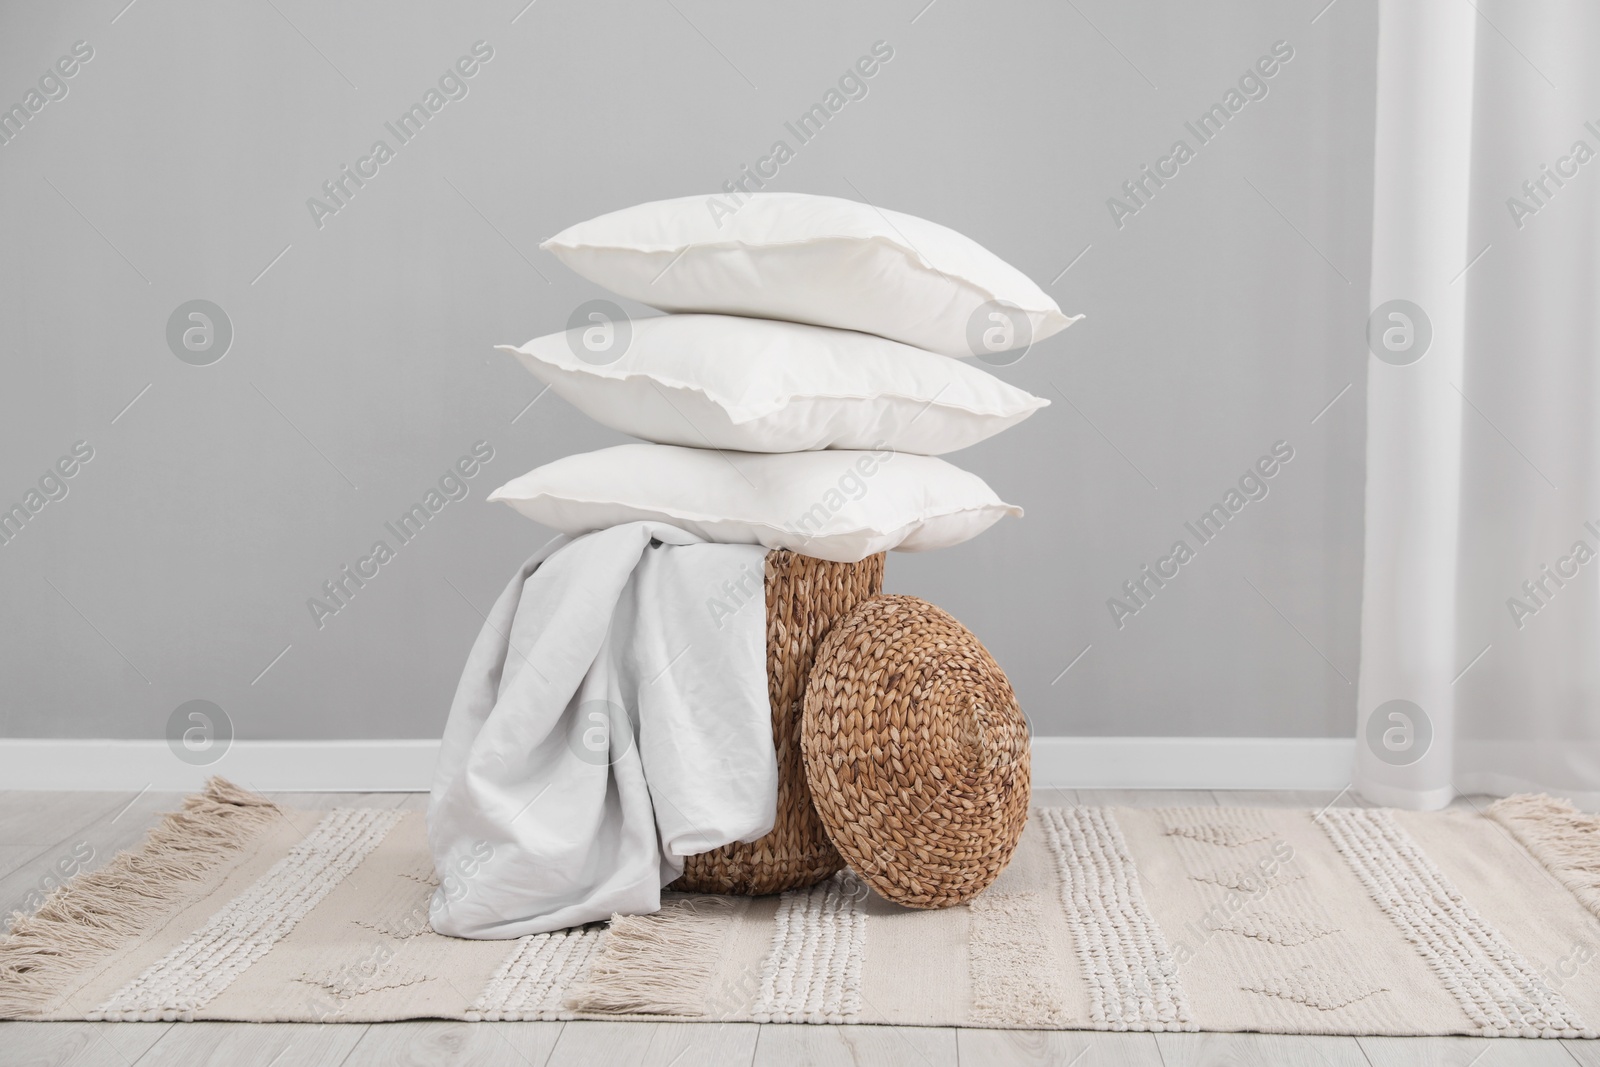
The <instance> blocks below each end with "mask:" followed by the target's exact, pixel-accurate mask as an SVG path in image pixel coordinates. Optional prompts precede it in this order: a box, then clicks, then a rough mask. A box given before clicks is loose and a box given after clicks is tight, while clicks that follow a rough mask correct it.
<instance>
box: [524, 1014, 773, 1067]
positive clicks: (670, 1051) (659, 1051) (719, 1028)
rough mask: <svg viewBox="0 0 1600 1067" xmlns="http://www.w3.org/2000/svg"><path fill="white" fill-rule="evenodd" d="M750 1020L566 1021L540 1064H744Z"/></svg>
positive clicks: (751, 1050) (753, 1031) (753, 1028)
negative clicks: (552, 1048) (686, 1021)
mask: <svg viewBox="0 0 1600 1067" xmlns="http://www.w3.org/2000/svg"><path fill="white" fill-rule="evenodd" d="M761 1029H762V1027H759V1026H757V1025H756V1024H755V1023H620V1022H619V1023H608V1022H570V1023H567V1024H566V1025H565V1027H564V1028H563V1029H562V1031H561V1039H560V1040H559V1041H557V1042H556V1044H555V1048H554V1050H553V1051H552V1052H551V1053H550V1058H549V1059H548V1060H546V1061H545V1063H544V1067H587V1065H588V1064H597V1063H616V1064H626V1065H627V1067H679V1065H681V1067H689V1065H690V1064H695V1065H701V1064H703V1065H705V1067H749V1064H750V1061H751V1058H752V1057H753V1056H754V1055H755V1051H756V1039H757V1034H758V1032H759V1031H760V1030H761Z"/></svg>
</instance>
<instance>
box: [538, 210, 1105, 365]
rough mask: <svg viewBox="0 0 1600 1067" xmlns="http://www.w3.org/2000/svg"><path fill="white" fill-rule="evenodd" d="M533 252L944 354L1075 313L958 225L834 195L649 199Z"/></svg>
mask: <svg viewBox="0 0 1600 1067" xmlns="http://www.w3.org/2000/svg"><path fill="white" fill-rule="evenodd" d="M539 247H540V248H544V249H548V250H549V251H550V252H552V253H554V254H555V256H556V257H557V258H558V259H560V260H561V262H563V263H565V264H566V265H567V266H569V267H571V268H572V269H573V270H575V271H577V272H578V273H579V274H581V275H583V276H584V277H585V278H587V279H589V280H590V281H592V282H595V283H596V284H598V285H603V286H605V287H606V288H607V289H610V290H612V291H613V292H617V293H621V294H622V295H623V296H626V297H629V298H630V299H633V300H638V301H640V302H641V303H645V304H649V305H651V306H653V307H658V308H664V309H666V310H668V311H713V312H721V313H723V314H729V315H754V316H758V317H761V318H768V319H788V320H791V321H794V322H810V323H815V324H816V325H818V326H837V327H840V328H842V329H846V330H861V331H863V332H865V333H874V334H877V335H878V336H880V337H888V338H892V339H893V340H896V341H904V342H905V343H906V344H909V345H916V346H917V347H918V348H925V349H927V350H929V351H930V352H938V353H941V354H942V355H946V356H977V355H986V354H991V353H994V352H999V351H1004V350H1006V349H1011V348H1019V347H1024V346H1026V345H1028V344H1030V343H1032V342H1033V341H1037V340H1041V339H1043V338H1045V337H1049V336H1050V335H1051V334H1053V333H1057V332H1059V331H1061V330H1064V329H1066V328H1067V327H1068V326H1070V325H1071V324H1072V323H1074V322H1076V321H1077V319H1078V318H1082V316H1077V317H1076V318H1068V317H1067V316H1066V315H1063V314H1062V313H1061V309H1060V308H1059V307H1057V306H1056V302H1055V301H1054V300H1052V299H1050V297H1049V296H1047V295H1046V294H1045V292H1044V290H1042V289H1040V288H1039V287H1038V286H1037V285H1035V284H1034V283H1033V282H1032V281H1031V280H1029V278H1028V277H1027V275H1025V274H1023V273H1022V272H1021V271H1019V270H1017V269H1016V268H1015V267H1013V266H1011V265H1010V264H1009V263H1006V262H1005V261H1004V260H1002V259H1001V258H1000V257H999V256H996V255H995V254H994V253H992V252H990V251H988V250H987V249H985V248H984V247H983V246H981V245H979V244H978V243H977V242H976V241H973V240H972V239H970V238H967V237H963V236H962V235H961V234H959V233H956V232H955V231H954V230H951V229H948V228H946V227H944V226H940V225H938V224H937V223H932V222H928V221H927V220H926V219H919V218H916V217H915V216H913V215H902V214H901V213H899V212H898V211H884V210H881V209H879V208H875V207H873V206H871V205H870V204H858V203H856V202H855V201H853V200H841V199H839V198H837V197H832V196H811V195H809V194H806V193H755V194H752V195H750V196H749V197H748V198H747V199H745V200H744V201H743V202H742V203H741V204H740V205H739V206H737V207H733V206H731V202H730V200H729V199H728V198H725V197H715V196H713V197H707V196H687V197H683V198H681V199H677V200H658V201H656V202H655V203H651V204H640V205H638V206H637V207H630V208H624V209H623V210H621V211H613V212H611V213H610V214H609V215H601V216H599V217H598V218H593V219H590V220H589V221H588V222H580V223H578V224H577V225H576V226H572V227H569V228H567V229H565V230H563V231H561V232H560V233H558V234H556V235H555V236H554V237H552V238H550V239H549V240H548V241H546V242H545V243H544V244H542V245H540V246H539ZM999 305H1005V308H1002V307H1000V306H999ZM1006 308H1009V309H1011V311H1007V310H1006ZM1007 320H1010V321H1007Z"/></svg>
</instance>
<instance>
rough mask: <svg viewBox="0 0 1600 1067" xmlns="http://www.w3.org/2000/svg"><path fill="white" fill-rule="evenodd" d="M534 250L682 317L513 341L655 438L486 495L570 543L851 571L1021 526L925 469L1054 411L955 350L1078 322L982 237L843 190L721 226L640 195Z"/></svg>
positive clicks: (966, 486) (759, 204)
mask: <svg viewBox="0 0 1600 1067" xmlns="http://www.w3.org/2000/svg"><path fill="white" fill-rule="evenodd" d="M719 206H722V205H720V204H719ZM542 247H543V248H546V249H548V250H549V251H551V252H553V253H554V254H555V255H556V256H557V257H558V258H559V259H560V260H561V261H562V262H563V263H565V264H566V265H567V266H569V267H571V268H572V269H573V270H575V271H577V272H578V273H579V274H581V275H582V276H583V277H585V278H587V279H589V280H590V281H592V282H595V283H596V284H598V285H602V286H604V287H606V288H607V289H610V290H611V291H613V292H615V293H619V294H621V295H622V296H625V297H628V298H631V299H633V300H637V301H639V302H641V303H644V304H649V305H651V306H653V307H657V308H661V309H663V310H665V311H669V312H675V314H669V315H664V316H660V317H656V318H646V319H635V320H632V321H631V322H629V321H627V320H626V318H623V319H622V320H621V321H614V318H615V316H608V315H597V316H596V317H595V318H594V321H593V323H592V324H589V325H584V324H580V325H578V326H576V327H574V328H573V329H571V330H568V331H564V332H562V333H556V334H551V335H549V336H547V337H540V338H538V339H536V340H533V341H530V342H528V343H527V344H526V345H523V346H522V347H521V348H509V347H506V348H505V349H504V350H505V351H509V352H513V353H515V354H516V355H517V356H518V358H519V359H521V360H522V362H523V364H524V365H525V366H526V367H527V368H528V369H529V370H530V371H532V372H533V373H534V375H536V376H537V377H538V378H540V379H542V380H543V381H545V382H546V383H548V385H549V386H550V388H552V389H554V390H555V392H556V393H557V394H559V395H560V396H562V397H564V398H565V399H566V400H568V401H569V402H570V403H572V404H573V405H574V406H575V407H577V408H578V409H579V410H581V411H583V412H584V413H586V414H587V415H589V416H590V417H591V418H593V419H595V420H596V421H598V422H601V423H603V424H604V425H606V426H609V427H611V428H613V429H616V430H620V431H622V432H623V433H627V434H632V435H633V436H635V437H640V438H643V439H644V440H646V441H649V442H653V443H650V444H630V445H619V446H617V447H615V448H607V449H601V450H600V451H597V452H589V453H585V454H582V455H576V456H568V457H567V458H565V459H560V460H557V461H555V462H554V463H549V464H546V465H545V466H542V467H539V468H537V469H535V470H533V471H531V472H529V473H528V474H525V475H523V476H522V477H520V478H517V479H515V480H513V481H511V482H509V483H507V484H506V485H503V486H501V487H500V488H499V489H496V490H495V491H494V492H493V493H492V494H490V497H489V499H490V500H501V501H504V502H506V503H508V504H510V505H511V506H512V507H514V508H515V509H517V510H518V511H519V512H521V513H522V514H524V515H526V516H528V517H529V518H531V519H533V520H534V521H536V522H539V523H542V524H544V525H546V526H549V527H552V528H553V529H556V530H559V531H561V532H563V533H567V534H572V535H577V534H581V533H587V532H589V531H592V530H598V529H603V528H606V527H610V526H614V525H617V524H619V523H624V522H632V521H637V520H642V519H649V520H659V521H662V522H667V523H670V524H672V525H674V526H679V527H681V528H683V529H686V530H688V531H690V532H691V533H694V534H696V535H698V536H701V537H704V538H706V539H707V540H710V541H714V542H723V543H735V544H760V545H765V546H767V547H768V548H787V549H791V550H793V551H795V552H799V553H802V554H804V555H808V556H814V557H817V558H820V559H828V560H837V561H840V562H854V561H857V560H861V559H864V558H866V557H867V556H869V555H872V554H873V553H875V552H881V551H885V550H887V549H900V550H903V551H922V550H926V549H933V548H942V547H945V546H948V545H954V544H959V543H960V542H962V541H965V540H967V539H968V538H970V537H973V536H975V535H976V534H979V533H981V532H982V531H984V530H985V529H987V528H988V527H989V526H991V525H993V524H994V523H995V522H997V521H998V520H999V519H1000V518H1001V517H1002V516H1004V515H1020V514H1021V509H1019V508H1016V507H1013V506H1012V505H1010V504H1006V503H1004V502H1003V501H1001V500H1000V498H999V497H997V496H996V495H995V493H994V491H993V490H992V489H990V488H989V487H988V485H986V484H985V483H984V482H983V480H982V479H981V478H979V477H977V476H976V475H973V474H970V473H968V472H966V471H963V470H961V469H960V468H958V467H956V466H954V465H952V464H950V463H947V462H945V461H944V460H941V459H935V458H933V457H935V456H937V455H939V454H941V453H945V452H953V451H955V450H956V449H960V448H965V447H967V446H968V445H971V444H974V443H976V442H978V441H981V440H983V439H984V438H986V437H989V436H991V435H993V434H996V433H999V432H1000V431H1001V430H1004V429H1006V428H1007V427H1009V426H1014V425H1016V424H1017V423H1018V422H1021V421H1022V420H1023V419H1025V418H1027V417H1028V416H1029V415H1031V414H1033V412H1035V411H1037V410H1038V409H1039V408H1041V407H1044V406H1045V405H1046V404H1048V403H1049V401H1047V400H1043V399H1041V398H1039V397H1036V396H1032V395H1030V394H1028V393H1026V392H1024V391H1022V390H1020V389H1017V388H1015V387H1013V386H1011V385H1008V384H1006V383H1005V382H1003V381H1001V380H1000V379H998V378H996V377H995V376H993V375H992V374H989V373H988V372H986V371H984V370H981V369H979V368H978V367H976V366H974V365H972V364H971V363H965V362H962V361H961V360H960V359H959V358H956V357H962V356H972V355H976V354H984V353H988V352H993V351H997V350H1000V349H1005V348H1009V347H1011V345H1012V344H1017V345H1021V344H1025V343H1030V342H1031V341H1032V340H1037V339H1040V338H1044V337H1048V336H1049V335H1051V334H1053V333H1056V332H1058V331H1060V330H1063V329H1065V328H1066V327H1067V326H1069V325H1071V324H1072V323H1073V322H1075V321H1077V318H1071V317H1068V316H1066V315H1063V314H1062V313H1061V309H1060V308H1059V307H1057V306H1056V303H1055V301H1054V300H1052V299H1050V297H1049V296H1047V295H1046V294H1045V293H1044V292H1043V290H1041V289H1040V288H1039V287H1038V286H1037V285H1035V284H1034V283H1033V282H1032V281H1030V280H1029V279H1028V278H1027V277H1026V276H1025V275H1023V274H1022V273H1021V272H1020V271H1018V270H1016V268H1014V267H1012V266H1010V265H1009V264H1007V263H1005V262H1004V261H1002V260H1001V259H1000V258H999V257H997V256H995V255H994V254H992V253H991V252H989V251H987V250H986V249H984V248H983V247H981V246H980V245H978V244H977V243H976V242H975V241H972V240H971V239H969V238H966V237H963V236H962V235H961V234H958V233H956V232H955V231H953V230H950V229H947V228H945V227H943V226H939V225H936V224H935V223H932V222H928V221H926V220H924V219H919V218H915V217H913V216H910V215H903V214H900V213H898V212H894V211H884V210H880V209H878V208H875V207H872V206H870V205H867V204H859V203H856V202H854V201H850V200H841V199H837V198H834V197H824V196H810V195H806V194H801V193H757V194H754V195H753V196H751V197H749V198H748V199H747V200H745V201H744V202H743V204H741V205H740V207H739V208H738V210H737V211H736V212H735V213H734V214H733V215H731V216H729V215H728V214H727V212H726V209H725V207H724V208H723V211H722V212H721V213H720V219H719V217H718V216H717V215H713V213H712V212H710V211H708V210H707V206H706V200H705V198H703V197H686V198H683V199H679V200H663V201H658V202H656V203H650V204H641V205H639V206H637V207H632V208H627V209H625V210H622V211H616V212H612V213H611V214H608V215H602V216H600V217H599V218H595V219H591V220H589V221H588V222H583V223H579V224H578V225H576V226H573V227H571V228H570V229H567V230H565V231H563V232H561V233H559V234H557V235H556V236H555V237H552V238H551V239H550V240H548V241H546V242H545V243H544V245H543V246H542ZM619 310H620V309H619ZM1080 317H1081V316H1080Z"/></svg>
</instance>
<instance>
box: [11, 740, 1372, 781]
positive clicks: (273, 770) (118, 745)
mask: <svg viewBox="0 0 1600 1067" xmlns="http://www.w3.org/2000/svg"><path fill="white" fill-rule="evenodd" d="M438 752H439V742H437V741H412V740H377V741H235V742H234V743H233V744H232V746H230V747H229V749H228V750H227V752H225V753H224V754H223V756H222V758H220V759H218V760H217V761H216V762H214V763H211V764H208V765H206V766H193V765H191V764H188V763H185V762H183V761H182V760H180V759H178V758H177V757H176V756H175V755H173V753H172V750H171V749H170V748H168V747H167V743H166V742H165V741H82V740H66V739H53V738H27V739H20V738H19V739H5V738H0V789H67V790H115V791H123V790H139V789H151V790H155V791H157V792H188V791H192V790H195V789H198V788H199V787H200V785H201V783H203V782H204V781H205V780H206V778H207V777H209V776H211V775H213V774H220V775H222V776H223V777H224V778H228V779H230V780H232V781H234V782H237V783H238V784H239V785H242V786H245V787H246V788H249V789H255V790H259V791H278V790H293V791H298V792H314V793H342V792H348V793H379V792H425V791H426V790H427V789H428V786H429V785H430V783H431V782H432V778H433V763H434V759H435V757H436V756H437V755H438ZM1354 760H1355V742H1354V741H1352V740H1350V739H1348V738H1324V737H1315V738H1304V737H1036V738H1034V739H1033V784H1034V785H1035V786H1037V787H1041V788H1043V787H1046V786H1055V787H1058V788H1068V789H1074V788H1077V789H1343V788H1344V787H1345V786H1346V785H1349V784H1350V770H1351V766H1352V764H1353V763H1354Z"/></svg>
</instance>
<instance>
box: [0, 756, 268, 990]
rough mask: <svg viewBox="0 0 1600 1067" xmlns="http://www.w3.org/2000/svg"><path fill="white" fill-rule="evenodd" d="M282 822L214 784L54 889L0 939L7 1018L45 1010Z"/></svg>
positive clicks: (257, 799) (255, 798)
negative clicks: (136, 841) (129, 845)
mask: <svg viewBox="0 0 1600 1067" xmlns="http://www.w3.org/2000/svg"><path fill="white" fill-rule="evenodd" d="M277 814H278V806H277V805H276V804H273V803H272V802H271V801H269V800H267V799H266V798H265V797H262V796H259V795H257V794H255V793H251V792H248V791H246V790H244V789H240V788H239V787H238V786H236V785H234V784H233V783H232V782H228V781H226V780H224V779H222V778H215V777H214V778H212V779H210V780H209V781H208V782H206V785H205V789H204V790H203V791H202V792H200V793H197V794H195V795H193V796H190V797H187V798H185V799H184V802H183V810H182V811H175V812H172V813H171V814H169V815H167V816H166V817H165V818H164V819H162V821H161V823H160V824H159V825H158V826H156V827H155V828H154V829H153V830H151V831H150V833H149V834H148V835H147V836H146V837H145V839H144V842H143V843H142V844H140V845H139V847H137V848H134V849H130V850H129V851H126V852H121V853H118V854H117V855H116V856H114V857H113V858H112V859H111V861H110V862H109V863H107V864H106V865H105V866H103V867H100V868H99V869H97V870H93V871H86V872H84V873H82V874H79V875H77V876H76V877H74V878H72V879H71V880H70V881H68V882H67V883H66V884H65V885H62V886H59V887H57V888H56V889H55V890H54V891H53V892H51V894H50V895H49V896H48V897H46V898H45V900H44V903H43V904H41V905H40V906H39V910H38V911H37V912H35V913H33V914H32V915H29V914H26V913H24V912H20V911H19V912H14V913H13V914H12V916H11V925H10V930H9V931H8V932H7V933H6V934H5V936H3V937H0V1019H17V1018H25V1017H27V1016H29V1015H34V1014H38V1013H40V1012H42V1011H45V1010H47V1009H48V1007H49V1005H50V1003H51V1002H52V1001H53V1000H55V999H56V998H58V997H60V996H61V995H63V994H64V993H65V992H66V991H67V988H68V985H69V983H70V981H71V979H72V978H73V977H74V976H76V975H79V974H81V973H82V972H83V971H84V970H85V969H87V968H88V967H89V966H91V965H92V964H94V963H95V962H97V961H98V960H100V959H102V958H103V957H104V956H106V955H107V954H109V953H111V952H114V951H115V950H117V949H118V948H121V947H122V946H124V945H126V944H128V943H129V942H130V941H131V940H133V939H134V938H136V937H138V936H140V935H142V934H144V933H145V932H147V931H148V930H151V929H153V928H154V927H155V926H156V925H158V924H159V923H160V922H163V921H165V920H166V918H167V917H169V916H170V915H171V914H172V913H173V911H174V909H175V908H176V907H177V906H179V904H180V898H181V892H182V890H183V889H184V888H185V887H186V886H189V885H192V884H193V883H195V882H197V881H199V880H200V879H201V878H202V877H203V876H204V875H205V874H206V872H207V871H209V870H211V869H212V868H213V867H215V866H216V865H217V864H218V863H220V862H222V861H223V860H225V859H227V858H229V857H230V856H232V855H234V854H235V853H237V852H238V851H239V850H240V849H242V848H243V847H244V846H245V845H246V844H248V843H249V842H250V841H251V840H252V839H254V837H255V836H256V834H257V833H258V832H259V831H260V830H261V829H262V828H263V827H264V826H266V825H267V824H269V823H270V822H271V821H272V820H273V818H274V817H276V816H277Z"/></svg>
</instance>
